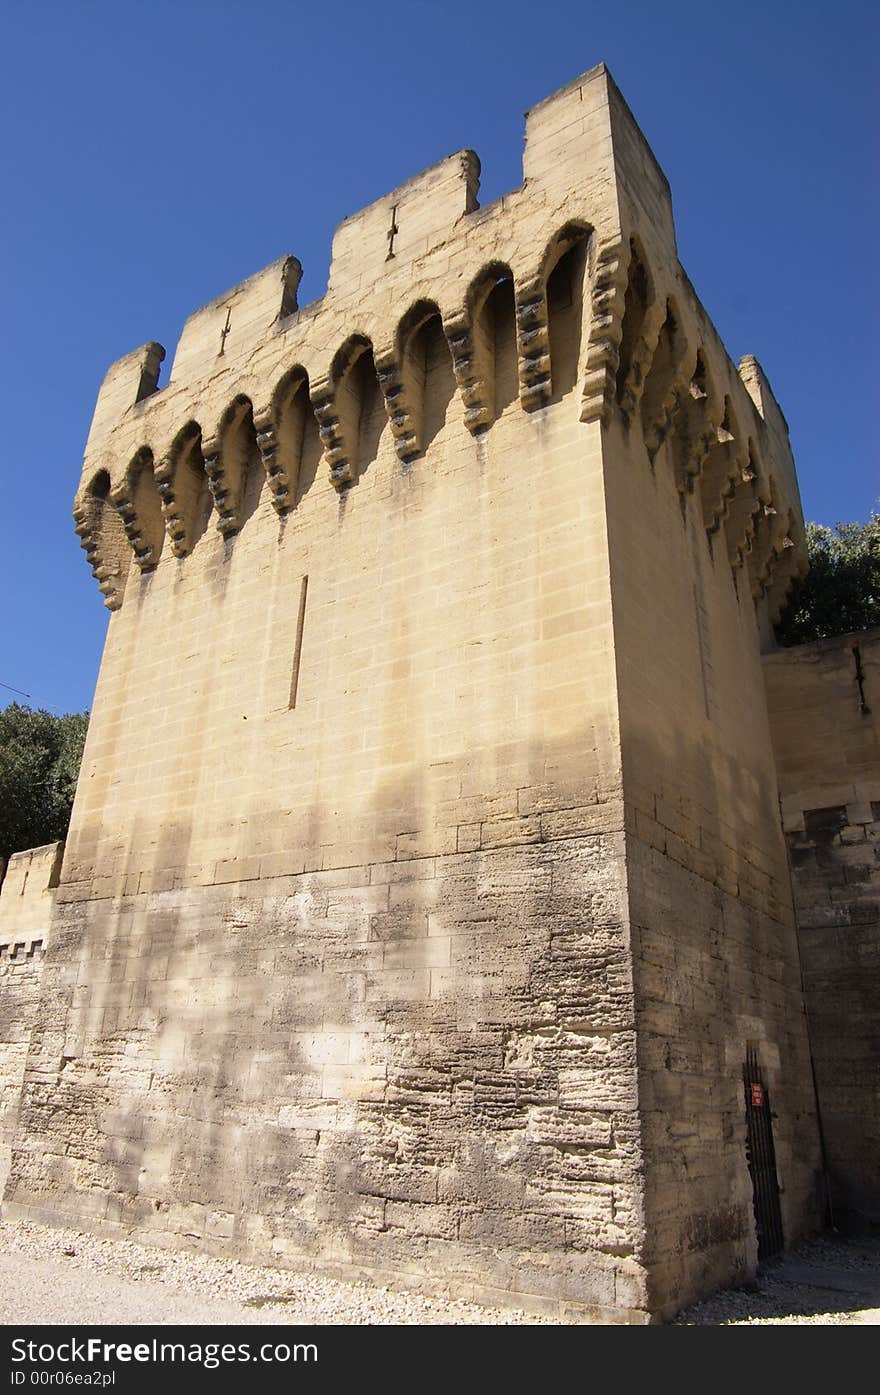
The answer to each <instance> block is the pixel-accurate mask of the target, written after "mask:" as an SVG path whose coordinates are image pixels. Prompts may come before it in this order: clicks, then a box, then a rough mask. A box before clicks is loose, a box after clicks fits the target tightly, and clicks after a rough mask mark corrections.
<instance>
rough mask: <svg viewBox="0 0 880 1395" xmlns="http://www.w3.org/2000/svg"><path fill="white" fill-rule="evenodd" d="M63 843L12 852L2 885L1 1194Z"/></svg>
mask: <svg viewBox="0 0 880 1395" xmlns="http://www.w3.org/2000/svg"><path fill="white" fill-rule="evenodd" d="M63 852H64V844H63V843H50V844H48V845H47V846H46V847H44V848H31V849H30V850H29V851H28V852H22V853H15V854H14V855H13V856H12V857H10V859H9V861H8V863H7V864H6V869H5V875H4V877H3V881H2V885H0V1195H2V1190H3V1187H4V1185H5V1183H6V1175H7V1173H8V1171H9V1162H10V1156H11V1149H12V1140H13V1137H14V1135H15V1130H16V1125H17V1123H18V1108H19V1101H20V1098H21V1088H22V1082H23V1080H24V1069H25V1061H26V1059H27V1053H28V1048H29V1046H30V1040H31V1029H32V1027H33V1024H34V1020H35V1018H36V1013H37V1003H38V1000H39V994H40V980H41V976H42V970H43V961H44V958H45V954H46V947H47V944H48V940H49V933H50V930H51V925H52V913H53V909H54V904H55V887H56V886H57V885H58V874H59V870H60V867H61V857H62V854H63Z"/></svg>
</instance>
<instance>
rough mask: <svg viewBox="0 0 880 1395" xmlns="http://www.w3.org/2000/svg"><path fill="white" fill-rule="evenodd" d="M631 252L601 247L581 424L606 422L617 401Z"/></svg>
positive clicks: (614, 244)
mask: <svg viewBox="0 0 880 1395" xmlns="http://www.w3.org/2000/svg"><path fill="white" fill-rule="evenodd" d="M626 267H627V249H626V248H625V247H624V245H623V243H621V242H604V243H600V244H599V248H598V253H597V258H596V270H595V274H594V276H593V289H592V296H591V302H592V303H591V315H590V333H589V338H588V340H587V353H586V371H585V375H584V385H583V392H582V397H581V414H580V415H581V421H604V420H605V419H606V417H607V414H608V411H609V409H610V407H611V404H612V402H613V401H614V391H615V384H616V375H617V367H618V363H619V356H620V337H621V333H622V330H623V311H624V304H625V291H626Z"/></svg>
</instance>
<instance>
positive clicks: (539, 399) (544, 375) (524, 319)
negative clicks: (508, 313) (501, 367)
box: [516, 275, 553, 412]
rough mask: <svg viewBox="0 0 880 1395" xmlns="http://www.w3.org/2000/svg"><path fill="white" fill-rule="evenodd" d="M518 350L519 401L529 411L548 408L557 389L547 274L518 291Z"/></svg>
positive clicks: (519, 287) (519, 286)
mask: <svg viewBox="0 0 880 1395" xmlns="http://www.w3.org/2000/svg"><path fill="white" fill-rule="evenodd" d="M516 348H517V366H518V372H519V400H520V403H521V404H522V406H523V407H524V408H525V410H526V411H527V412H532V411H534V410H535V409H536V408H538V407H544V406H546V404H547V403H548V402H549V401H550V397H551V394H552V390H553V384H552V370H551V364H550V320H549V312H548V309H547V287H546V284H545V280H544V277H543V275H538V276H534V277H532V278H531V279H530V280H529V281H527V282H525V284H523V285H518V286H517V289H516Z"/></svg>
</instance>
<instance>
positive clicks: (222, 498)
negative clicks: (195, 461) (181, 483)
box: [202, 436, 241, 537]
mask: <svg viewBox="0 0 880 1395" xmlns="http://www.w3.org/2000/svg"><path fill="white" fill-rule="evenodd" d="M202 457H203V459H204V462H205V474H206V475H207V477H208V488H209V489H210V491H211V498H212V499H213V501H214V508H215V510H216V513H217V530H218V532H220V533H222V534H223V536H224V537H229V536H231V535H232V534H233V533H237V532H238V509H239V504H240V502H241V500H240V490H239V489H238V488H237V487H236V482H235V481H233V480H232V479H231V478H230V475H229V471H228V470H227V469H226V467H225V463H224V460H223V445H222V442H221V440H220V437H219V436H212V437H210V438H209V439H207V440H205V439H204V438H203V439H202Z"/></svg>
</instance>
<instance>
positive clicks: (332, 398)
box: [311, 376, 357, 489]
mask: <svg viewBox="0 0 880 1395" xmlns="http://www.w3.org/2000/svg"><path fill="white" fill-rule="evenodd" d="M337 399H338V385H337V384H336V383H334V382H333V381H332V379H331V378H330V377H329V376H327V377H324V378H319V379H318V380H317V382H314V383H313V384H312V387H311V400H312V408H313V410H314V413H315V416H316V418H317V421H318V432H319V434H320V437H321V444H322V446H323V447H324V459H325V461H326V462H327V468H328V469H329V471H330V482H331V484H332V485H333V486H334V488H335V489H343V488H344V487H345V485H347V484H353V483H354V477H355V476H354V472H355V460H356V456H355V451H356V448H357V441H356V440H354V441H349V440H347V439H346V436H347V435H349V434H350V433H349V432H347V431H346V429H345V423H344V422H343V421H342V419H341V417H340V412H339V404H338V400H337Z"/></svg>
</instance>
